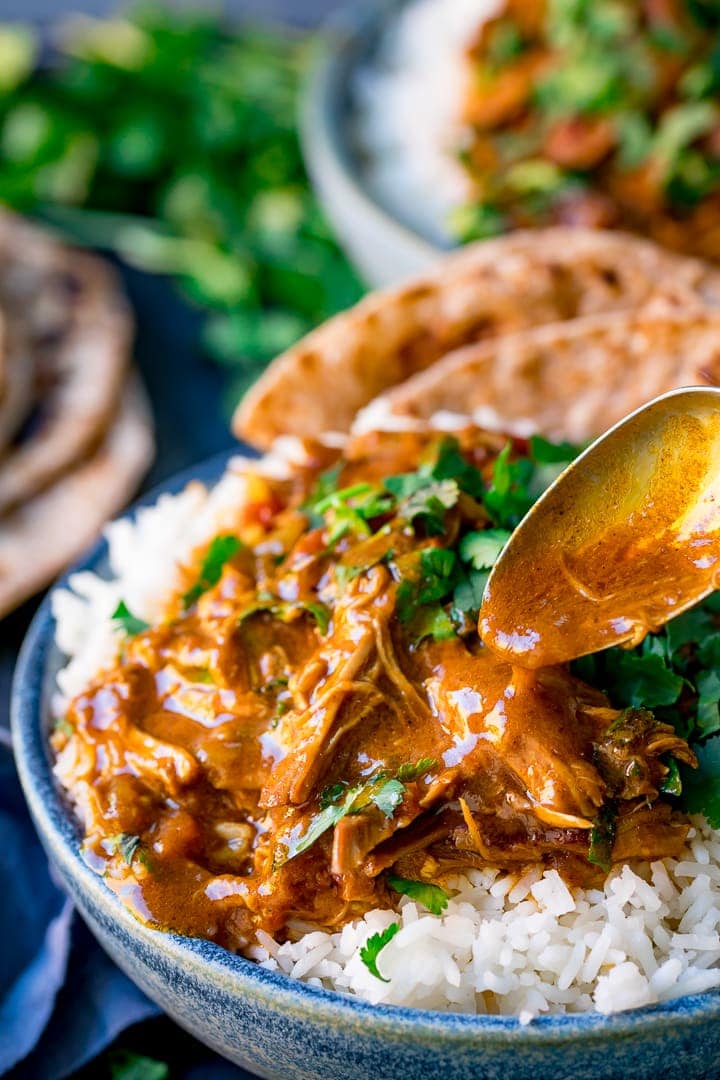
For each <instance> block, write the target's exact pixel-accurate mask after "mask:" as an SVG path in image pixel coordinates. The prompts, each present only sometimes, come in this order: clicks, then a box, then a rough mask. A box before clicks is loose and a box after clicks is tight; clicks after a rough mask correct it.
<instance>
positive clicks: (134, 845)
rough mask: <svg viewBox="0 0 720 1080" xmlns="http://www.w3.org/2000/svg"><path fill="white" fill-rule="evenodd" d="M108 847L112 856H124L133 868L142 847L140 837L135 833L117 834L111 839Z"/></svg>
mask: <svg viewBox="0 0 720 1080" xmlns="http://www.w3.org/2000/svg"><path fill="white" fill-rule="evenodd" d="M108 845H109V851H110V854H111V855H116V854H120V855H122V857H123V859H124V860H125V862H126V863H127V864H128V866H131V865H132V862H133V859H134V858H135V856H136V855H137V853H138V848H139V847H140V837H139V836H135V835H134V834H133V833H117V835H115V836H111V837H110V839H109V840H108Z"/></svg>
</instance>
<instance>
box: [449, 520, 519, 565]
mask: <svg viewBox="0 0 720 1080" xmlns="http://www.w3.org/2000/svg"><path fill="white" fill-rule="evenodd" d="M509 539H510V533H509V532H508V530H507V529H483V530H482V531H481V532H470V533H467V534H466V535H465V536H464V537H463V538H462V540H461V541H460V557H461V559H462V560H463V561H464V562H466V563H470V564H471V565H472V566H473V567H474V568H475V569H476V570H490V569H491V567H493V566H494V565H495V561H496V559H497V557H498V555H499V554H500V552H501V551H502V549H503V548H504V547H505V544H506V543H507V542H508V540H509Z"/></svg>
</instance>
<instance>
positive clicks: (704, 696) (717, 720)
mask: <svg viewBox="0 0 720 1080" xmlns="http://www.w3.org/2000/svg"><path fill="white" fill-rule="evenodd" d="M695 685H696V686H697V691H698V702H697V727H698V735H699V737H700V738H707V737H708V736H709V735H716V734H717V733H718V731H720V710H719V709H718V702H720V673H718V672H717V671H701V672H699V673H698V675H697V677H696V679H695Z"/></svg>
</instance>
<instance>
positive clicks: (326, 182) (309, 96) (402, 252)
mask: <svg viewBox="0 0 720 1080" xmlns="http://www.w3.org/2000/svg"><path fill="white" fill-rule="evenodd" d="M406 2H407V0H365V2H364V3H359V4H353V5H352V6H348V7H347V8H346V9H344V10H342V11H340V12H339V13H337V14H336V15H333V16H332V18H331V19H330V20H328V22H327V23H326V24H325V26H324V27H323V31H322V34H321V35H320V38H319V43H318V48H317V57H316V63H315V65H314V69H313V74H312V77H311V78H310V79H309V80H308V83H307V86H306V88H305V93H304V96H303V101H302V108H301V114H300V133H301V138H302V146H303V154H304V157H305V162H306V164H307V167H308V170H309V172H310V175H311V177H312V180H313V184H314V186H315V188H316V190H317V192H318V194H319V196H320V199H321V201H322V203H323V206H324V208H325V211H326V212H327V215H328V217H329V219H330V221H331V222H332V223H333V225H334V227H335V231H336V233H337V235H338V236H339V237H340V240H341V242H342V244H343V247H344V248H345V250H346V252H347V254H348V255H349V257H350V258H351V260H352V261H353V262H354V264H355V265H356V267H357V268H358V270H359V271H360V273H361V274H362V276H363V277H364V278H365V280H366V281H367V282H368V283H369V284H370V285H373V286H376V287H378V288H380V287H383V286H386V285H393V284H395V283H396V282H397V281H401V280H402V279H403V278H407V277H410V276H413V275H415V274H420V273H422V272H423V271H425V270H427V269H428V268H429V267H430V266H431V265H432V264H433V263H434V262H435V261H436V259H437V258H438V257H439V256H440V255H441V254H442V252H443V250H444V249H445V248H446V247H447V245H445V248H444V246H443V244H442V243H441V242H440V240H439V239H438V237H434V236H432V235H430V234H428V235H422V234H421V233H420V232H418V231H417V230H416V229H415V228H413V226H412V225H411V224H410V223H409V222H403V221H400V220H399V219H398V218H397V217H395V216H394V215H393V214H392V213H391V212H390V211H389V210H387V209H386V208H385V207H383V205H382V204H381V203H380V202H378V200H377V199H376V198H375V196H374V195H373V193H372V192H371V191H370V190H369V188H368V186H367V184H366V183H365V181H364V179H363V170H362V148H360V147H357V146H356V145H354V137H353V128H354V123H353V102H352V93H351V86H352V83H353V76H354V73H355V72H356V71H357V69H358V67H359V66H361V65H362V64H363V63H364V62H365V61H366V60H367V58H368V57H369V56H370V55H371V54H372V52H373V51H374V49H375V47H376V45H377V41H378V38H379V36H380V34H381V33H382V30H383V28H384V26H385V24H386V22H387V20H388V19H390V18H392V16H393V14H394V13H395V12H396V11H397V10H398V9H399V8H400V7H401V6H402V5H403V4H404V3H406Z"/></svg>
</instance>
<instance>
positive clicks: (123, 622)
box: [110, 600, 150, 637]
mask: <svg viewBox="0 0 720 1080" xmlns="http://www.w3.org/2000/svg"><path fill="white" fill-rule="evenodd" d="M110 618H111V619H112V621H113V622H114V623H117V624H118V626H119V627H120V628H121V629H122V630H123V631H124V633H126V634H127V636H128V637H135V635H136V634H142V632H143V630H149V629H150V623H146V622H145V621H144V619H138V617H137V615H133V613H132V612H131V611H130V610H129V608H128V606H127V604H126V603H125V601H124V600H121V601H120V603H119V604H118V606H117V607H116V608H115V610H114V611H113V613H112V615H111V616H110Z"/></svg>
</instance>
